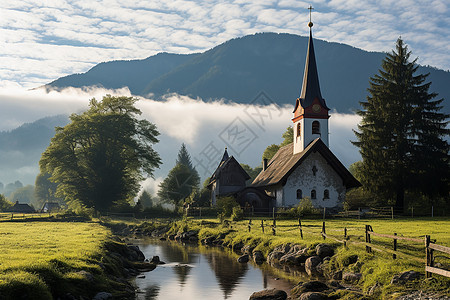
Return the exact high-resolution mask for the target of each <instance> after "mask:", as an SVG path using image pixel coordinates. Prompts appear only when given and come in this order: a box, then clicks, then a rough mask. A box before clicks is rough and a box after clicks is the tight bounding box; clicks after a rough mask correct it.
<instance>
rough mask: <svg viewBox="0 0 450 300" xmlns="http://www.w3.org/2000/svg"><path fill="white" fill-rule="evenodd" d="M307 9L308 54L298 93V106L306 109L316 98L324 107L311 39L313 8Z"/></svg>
mask: <svg viewBox="0 0 450 300" xmlns="http://www.w3.org/2000/svg"><path fill="white" fill-rule="evenodd" d="M308 9H309V10H310V11H309V13H310V15H309V18H310V21H309V23H308V27H309V41H308V52H307V54H306V63H305V73H304V75H303V85H302V91H301V93H300V101H301V103H300V104H301V106H302V107H304V108H306V107H309V106H310V105H311V104H312V103H313V101H314V99H315V98H318V99H319V102H320V104H322V106H324V107H326V104H325V100H324V99H323V98H322V94H321V93H320V85H319V75H318V73H317V65H316V55H315V53H314V44H313V38H312V29H311V28H312V26H313V23H312V22H311V10H312V9H313V8H312V7H311V6H310V7H309V8H308Z"/></svg>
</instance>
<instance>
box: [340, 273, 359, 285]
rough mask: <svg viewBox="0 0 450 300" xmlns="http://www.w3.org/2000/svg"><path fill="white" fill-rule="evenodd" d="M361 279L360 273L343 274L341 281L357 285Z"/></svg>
mask: <svg viewBox="0 0 450 300" xmlns="http://www.w3.org/2000/svg"><path fill="white" fill-rule="evenodd" d="M361 277H362V274H361V273H344V274H343V275H342V280H343V281H344V282H348V283H358V281H359V280H360V279H361Z"/></svg>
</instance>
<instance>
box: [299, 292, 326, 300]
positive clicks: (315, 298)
mask: <svg viewBox="0 0 450 300" xmlns="http://www.w3.org/2000/svg"><path fill="white" fill-rule="evenodd" d="M299 300H328V296H327V295H325V294H323V293H318V292H308V293H303V294H301V296H300V298H299Z"/></svg>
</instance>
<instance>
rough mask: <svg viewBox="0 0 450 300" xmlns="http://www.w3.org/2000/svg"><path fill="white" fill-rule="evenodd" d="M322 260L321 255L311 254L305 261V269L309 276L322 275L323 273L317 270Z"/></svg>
mask: <svg viewBox="0 0 450 300" xmlns="http://www.w3.org/2000/svg"><path fill="white" fill-rule="evenodd" d="M321 262H322V259H321V258H320V257H319V256H311V257H310V258H308V259H307V260H306V262H305V271H306V273H308V275H309V276H320V275H321V274H320V273H319V272H318V271H317V269H316V267H317V266H318V265H319V264H320V263H321Z"/></svg>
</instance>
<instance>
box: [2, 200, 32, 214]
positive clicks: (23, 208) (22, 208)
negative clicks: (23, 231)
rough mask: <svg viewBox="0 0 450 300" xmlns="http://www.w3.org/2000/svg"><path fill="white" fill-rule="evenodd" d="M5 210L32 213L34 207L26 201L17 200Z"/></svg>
mask: <svg viewBox="0 0 450 300" xmlns="http://www.w3.org/2000/svg"><path fill="white" fill-rule="evenodd" d="M7 211H8V212H19V213H32V212H34V209H33V208H32V207H31V206H29V205H28V204H26V203H19V201H17V202H16V203H15V204H14V205H13V206H11V207H10V208H9V209H8V210H7Z"/></svg>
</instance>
